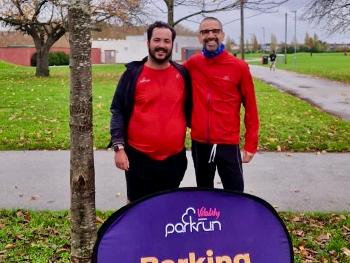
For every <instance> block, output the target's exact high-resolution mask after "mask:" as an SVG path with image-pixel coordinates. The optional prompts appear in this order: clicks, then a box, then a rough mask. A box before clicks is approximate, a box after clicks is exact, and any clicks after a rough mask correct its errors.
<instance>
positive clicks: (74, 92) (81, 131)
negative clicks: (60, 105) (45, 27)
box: [68, 0, 96, 263]
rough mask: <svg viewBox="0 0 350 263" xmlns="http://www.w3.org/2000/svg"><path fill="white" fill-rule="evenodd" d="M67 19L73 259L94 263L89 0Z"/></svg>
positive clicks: (76, 0) (78, 0) (79, 2)
mask: <svg viewBox="0 0 350 263" xmlns="http://www.w3.org/2000/svg"><path fill="white" fill-rule="evenodd" d="M68 19H69V31H70V34H69V42H70V48H71V53H70V64H71V84H70V85H71V92H70V131H71V132H70V136H71V157H70V167H71V168H70V187H71V262H84V263H85V262H91V256H92V249H93V246H94V243H95V239H96V212H95V178H94V177H95V171H94V156H93V136H92V135H93V133H92V127H93V125H92V86H91V79H92V78H91V58H90V56H91V55H90V51H91V42H90V38H91V33H90V1H89V0H72V1H70V5H69V10H68Z"/></svg>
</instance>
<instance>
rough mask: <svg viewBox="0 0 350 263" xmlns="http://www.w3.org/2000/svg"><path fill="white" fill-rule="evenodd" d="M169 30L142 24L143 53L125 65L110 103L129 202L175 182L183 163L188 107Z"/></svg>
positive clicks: (186, 83)
mask: <svg viewBox="0 0 350 263" xmlns="http://www.w3.org/2000/svg"><path fill="white" fill-rule="evenodd" d="M175 36H176V32H175V30H174V29H173V28H172V27H170V26H169V25H168V24H166V23H163V22H159V21H157V22H155V23H153V24H152V25H150V26H149V27H148V29H147V40H148V41H147V44H148V51H149V54H148V57H146V58H144V59H143V60H142V61H133V62H131V63H129V64H127V69H126V71H125V72H124V73H123V75H122V76H121V78H120V80H119V83H118V87H117V89H116V92H115V94H114V97H113V102H112V105H111V112H112V117H111V123H110V132H111V143H112V145H113V148H114V151H115V156H114V159H115V164H116V166H117V167H118V168H119V169H122V170H125V176H126V186H127V196H128V200H129V201H135V200H137V199H139V198H141V197H144V196H146V195H149V194H153V193H156V192H159V191H163V190H167V189H173V188H177V187H179V185H180V183H181V181H182V179H183V177H184V174H185V171H186V168H187V158H186V151H185V148H184V141H185V135H186V124H187V123H186V120H187V119H190V118H189V117H188V118H187V116H188V115H190V112H191V96H190V94H191V80H190V78H189V74H188V72H187V70H186V69H185V68H184V67H183V66H182V65H180V64H177V63H175V62H173V61H172V60H170V56H171V52H172V49H173V42H174V39H175Z"/></svg>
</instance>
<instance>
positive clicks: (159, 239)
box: [94, 188, 294, 263]
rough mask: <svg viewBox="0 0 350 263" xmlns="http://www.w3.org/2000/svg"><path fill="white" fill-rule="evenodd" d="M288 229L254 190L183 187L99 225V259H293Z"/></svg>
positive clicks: (131, 262)
mask: <svg viewBox="0 0 350 263" xmlns="http://www.w3.org/2000/svg"><path fill="white" fill-rule="evenodd" d="M293 257H294V256H293V249H292V244H291V240H290V237H289V234H288V232H287V229H286V227H285V225H284V223H283V221H282V220H281V219H280V217H279V216H278V214H277V212H276V211H275V210H274V208H273V207H272V206H271V205H270V204H268V203H267V202H266V201H264V200H262V199H261V198H258V197H256V196H253V195H249V194H245V193H236V192H232V191H227V190H221V189H210V190H209V189H200V188H180V189H177V190H173V191H168V192H162V193H159V194H156V195H152V196H149V197H147V198H144V199H141V200H140V201H137V202H135V203H132V204H130V205H127V206H125V207H123V208H121V209H119V210H118V211H117V212H115V213H114V214H113V215H112V216H110V218H108V219H107V221H106V222H105V223H104V224H103V225H102V226H101V228H100V230H99V232H98V238H97V241H96V244H95V248H94V262H97V263H112V262H113V263H292V262H293Z"/></svg>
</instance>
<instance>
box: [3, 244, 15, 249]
mask: <svg viewBox="0 0 350 263" xmlns="http://www.w3.org/2000/svg"><path fill="white" fill-rule="evenodd" d="M15 247H16V245H15V244H7V245H6V246H5V249H12V248H15Z"/></svg>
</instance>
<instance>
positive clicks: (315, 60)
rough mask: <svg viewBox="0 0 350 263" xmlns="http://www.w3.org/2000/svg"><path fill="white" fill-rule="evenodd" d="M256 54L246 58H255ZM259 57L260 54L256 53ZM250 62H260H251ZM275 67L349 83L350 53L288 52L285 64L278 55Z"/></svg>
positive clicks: (282, 58)
mask: <svg viewBox="0 0 350 263" xmlns="http://www.w3.org/2000/svg"><path fill="white" fill-rule="evenodd" d="M256 57H257V56H256V55H251V56H248V57H247V58H256ZM258 57H261V55H258ZM252 64H261V63H260V62H252ZM277 69H286V70H290V71H294V72H298V73H304V74H309V75H313V76H317V77H322V78H327V79H331V80H336V81H341V82H345V83H349V84H350V54H348V55H347V56H344V54H343V53H314V54H313V55H312V56H310V54H309V53H297V55H296V56H295V55H294V54H288V56H287V64H285V63H284V56H279V57H278V60H277Z"/></svg>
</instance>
